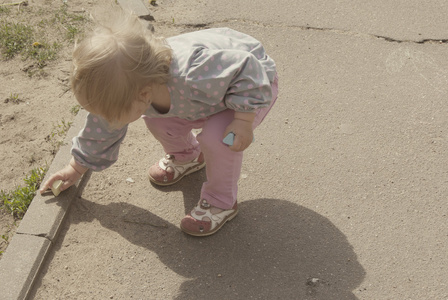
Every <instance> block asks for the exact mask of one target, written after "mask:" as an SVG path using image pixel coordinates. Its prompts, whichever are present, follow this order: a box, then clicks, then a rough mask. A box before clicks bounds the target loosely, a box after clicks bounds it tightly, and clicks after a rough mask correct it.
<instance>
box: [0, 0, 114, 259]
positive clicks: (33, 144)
mask: <svg viewBox="0 0 448 300" xmlns="http://www.w3.org/2000/svg"><path fill="white" fill-rule="evenodd" d="M8 2H10V1H7V2H6V1H2V3H8ZM108 2H110V1H86V0H84V1H69V2H68V3H67V12H68V13H70V14H72V15H77V16H83V17H88V16H89V13H90V12H93V11H96V9H97V8H98V7H101V5H103V7H104V3H108ZM63 5H64V4H63V2H62V1H48V0H34V1H28V5H27V6H21V7H20V10H19V7H18V6H10V7H9V6H8V7H9V10H8V11H1V13H0V24H1V23H2V22H4V21H14V22H17V23H22V24H28V25H31V26H33V28H38V26H39V24H40V23H41V22H43V21H49V20H52V18H54V16H55V14H56V13H57V12H58V11H60V10H61V9H62V7H63ZM89 26H91V25H90V22H88V21H87V22H83V23H82V25H78V27H77V28H78V29H79V30H80V31H81V32H83V31H85V30H86V29H87V28H89ZM2 30H3V29H2ZM64 30H66V28H65V29H64V28H63V27H61V26H46V27H45V31H46V35H47V36H48V37H49V40H53V41H55V40H56V41H58V42H59V43H60V44H61V46H62V47H61V49H60V50H59V52H58V58H57V59H56V60H54V61H50V62H48V63H47V65H46V66H45V67H44V68H42V69H39V68H37V67H36V63H35V62H34V61H33V60H30V59H27V60H24V59H23V57H20V56H19V57H15V58H13V59H10V60H4V59H1V60H0V86H1V89H0V128H1V129H0V130H1V134H0V157H1V158H2V159H1V161H2V169H1V171H0V182H1V186H0V189H1V190H3V191H10V190H13V189H14V188H15V187H17V186H19V185H21V186H23V185H24V182H23V179H24V178H25V177H26V176H27V175H29V173H30V171H31V170H32V169H34V168H38V167H45V166H47V165H48V166H49V165H50V164H51V162H52V160H53V158H54V155H55V154H56V152H57V149H58V143H59V142H61V141H62V140H63V131H64V130H63V129H62V127H63V126H62V125H63V124H69V123H70V122H72V121H73V119H74V116H75V115H74V113H73V111H72V110H73V109H74V108H75V106H76V105H77V103H76V100H75V99H74V97H73V95H72V93H71V92H70V91H69V88H68V77H69V72H70V56H71V50H72V49H73V42H72V41H69V40H67V39H66V38H65V34H66V33H65V32H64ZM79 36H82V34H81V33H80V34H78V37H79ZM31 73H33V75H32V76H30V74H31ZM59 133H60V134H61V135H62V136H59V135H58V134H59ZM19 223H20V220H15V219H14V218H13V217H12V216H10V215H9V214H8V213H6V212H4V211H1V212H0V234H1V235H4V236H5V237H7V238H9V239H11V238H12V236H13V235H14V231H15V230H16V228H17V226H18V225H19ZM6 247H7V242H6V241H5V239H1V241H0V251H4V249H6Z"/></svg>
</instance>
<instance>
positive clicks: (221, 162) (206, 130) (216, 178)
mask: <svg viewBox="0 0 448 300" xmlns="http://www.w3.org/2000/svg"><path fill="white" fill-rule="evenodd" d="M277 94H278V80H277V78H275V81H274V83H273V84H272V100H273V101H272V103H271V105H270V106H269V107H266V108H262V109H259V110H258V111H257V115H256V117H255V120H254V123H253V128H254V129H255V128H256V127H257V126H258V125H260V123H261V122H262V121H263V119H264V118H265V116H266V115H267V113H268V112H269V111H270V110H271V108H272V106H273V105H274V103H275V101H276V100H277ZM233 116H234V111H233V110H226V111H223V112H221V113H218V114H216V115H213V116H211V117H210V118H209V119H208V120H207V121H205V123H204V126H203V128H202V132H201V133H200V134H199V135H198V136H197V139H198V141H199V143H200V144H201V149H202V152H203V153H204V157H205V161H206V170H207V171H206V174H207V182H205V183H204V184H203V186H202V191H201V199H205V200H207V202H208V203H209V204H211V205H212V206H215V207H218V208H221V209H231V208H232V207H233V205H234V204H235V202H236V200H237V192H238V179H239V177H240V173H241V165H242V161H243V152H234V151H231V150H230V149H229V147H228V146H227V145H226V144H224V143H223V142H222V139H223V134H224V131H225V129H226V127H227V126H228V125H229V124H230V123H231V122H232V121H233Z"/></svg>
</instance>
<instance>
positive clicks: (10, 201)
mask: <svg viewBox="0 0 448 300" xmlns="http://www.w3.org/2000/svg"><path fill="white" fill-rule="evenodd" d="M47 170H48V168H46V167H45V168H35V169H33V170H32V171H31V174H30V175H29V176H27V177H26V178H25V179H24V180H23V181H24V182H25V186H23V187H22V186H18V187H17V188H16V189H15V190H13V191H10V192H5V191H3V190H2V191H0V201H1V202H2V205H3V209H5V210H6V211H7V212H9V213H10V214H12V215H13V216H14V218H18V219H21V218H23V216H24V215H25V212H26V211H27V209H28V207H29V206H30V204H31V201H32V200H33V198H34V196H35V195H36V192H37V190H38V189H39V187H40V184H41V183H42V180H43V178H44V176H45V174H46V172H47ZM2 238H3V239H4V237H3V236H2Z"/></svg>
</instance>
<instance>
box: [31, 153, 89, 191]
mask: <svg viewBox="0 0 448 300" xmlns="http://www.w3.org/2000/svg"><path fill="white" fill-rule="evenodd" d="M87 170H88V169H87V168H86V167H83V166H81V165H80V164H78V163H77V162H76V161H75V159H74V158H72V159H71V160H70V163H69V164H68V165H67V166H66V167H65V168H63V169H62V170H60V171H59V172H56V173H54V174H53V175H51V176H50V178H49V179H48V180H47V181H46V182H45V183H44V184H43V185H42V186H41V188H40V190H39V191H40V193H41V194H42V193H43V192H45V191H46V190H48V189H49V188H50V187H51V186H53V183H54V182H55V181H56V180H62V185H61V187H60V191H63V190H66V189H68V188H69V187H70V186H72V185H73V184H75V183H76V182H77V181H78V180H79V178H81V176H82V175H83V174H84V173H85V172H86V171H87Z"/></svg>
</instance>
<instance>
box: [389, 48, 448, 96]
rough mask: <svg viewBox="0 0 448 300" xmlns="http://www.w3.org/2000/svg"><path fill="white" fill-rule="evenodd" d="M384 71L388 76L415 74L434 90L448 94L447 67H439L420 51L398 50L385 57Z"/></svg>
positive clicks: (431, 58)
mask: <svg viewBox="0 0 448 300" xmlns="http://www.w3.org/2000/svg"><path fill="white" fill-rule="evenodd" d="M447 60H448V57H447ZM444 65H445V66H448V63H447V62H446V61H445V62H444ZM386 69H387V72H388V73H389V74H393V73H408V74H409V73H414V74H417V75H418V76H420V77H421V78H423V79H424V81H425V82H426V83H428V84H429V85H430V86H431V87H433V88H434V89H435V90H437V91H439V92H441V93H447V92H448V67H446V68H443V67H441V64H439V63H438V62H437V61H436V60H435V59H434V58H433V57H432V56H431V55H429V54H427V53H424V52H422V51H417V50H413V49H410V48H399V49H397V50H395V51H393V52H392V53H391V54H390V55H389V56H388V57H387V59H386Z"/></svg>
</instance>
